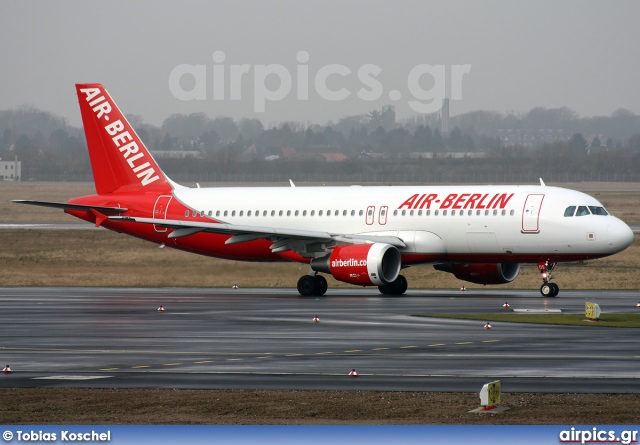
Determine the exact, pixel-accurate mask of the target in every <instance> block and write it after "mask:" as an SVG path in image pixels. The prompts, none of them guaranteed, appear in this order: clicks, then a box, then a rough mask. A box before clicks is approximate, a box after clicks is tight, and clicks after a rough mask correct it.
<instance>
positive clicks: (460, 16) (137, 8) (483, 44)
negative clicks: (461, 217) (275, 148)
mask: <svg viewBox="0 0 640 445" xmlns="http://www.w3.org/2000/svg"><path fill="white" fill-rule="evenodd" d="M639 18H640V2H638V1H635V0H633V1H632V0H630V1H588V0H587V1H584V0H570V1H558V0H535V1H475V0H473V1H471V0H470V1H467V0H459V1H451V0H447V1H393V2H392V1H348V0H337V1H299V0H296V1H237V0H233V1H217V0H212V1H208V0H192V1H189V0H186V1H185V0H183V1H179V2H178V1H162V0H161V1H156V0H153V1H152V0H145V1H109V2H88V1H56V2H53V1H24V0H20V1H12V0H3V1H2V2H0V64H1V65H0V66H1V69H0V76H1V77H0V79H1V81H0V109H7V108H11V107H15V106H20V105H25V104H27V105H33V106H35V107H37V108H40V109H43V110H46V111H51V112H54V113H56V114H58V115H60V116H63V117H65V118H67V120H68V122H69V123H71V124H73V125H80V115H79V110H78V106H77V97H76V94H75V89H74V84H76V83H83V82H84V83H93V82H95V83H102V84H104V86H105V87H106V88H107V89H108V91H109V92H110V93H111V95H112V96H113V98H114V100H115V101H116V103H117V104H118V105H119V106H120V108H121V109H122V110H123V112H125V113H126V114H139V115H141V116H142V117H143V118H144V121H145V122H148V123H151V124H154V125H160V124H161V123H162V121H163V120H164V119H165V118H167V117H168V116H169V115H171V114H172V113H193V112H199V111H204V112H205V113H207V114H208V115H209V116H211V117H214V116H231V117H233V118H235V119H238V118H241V117H257V118H259V119H260V120H261V121H262V122H263V123H264V124H265V125H269V124H271V123H277V122H282V121H286V120H294V121H300V122H304V123H309V122H311V123H318V124H325V123H326V122H327V121H329V120H333V121H334V122H335V121H337V120H338V119H340V118H341V117H344V116H347V115H353V114H360V113H366V112H369V111H371V110H373V109H379V108H380V107H382V106H383V105H387V104H391V105H394V106H395V107H396V113H397V115H398V117H400V118H404V117H408V116H411V115H414V114H417V113H418V112H419V111H420V110H425V109H429V108H430V106H431V105H430V104H431V103H433V102H434V100H439V98H440V96H442V94H441V92H443V91H444V94H446V95H447V97H451V99H452V101H451V106H450V108H451V114H452V115H455V114H461V113H465V112H468V111H474V110H494V111H499V112H507V111H518V112H522V111H528V110H529V109H531V108H533V107H536V106H542V107H546V108H555V107H561V106H567V107H569V108H571V109H573V110H575V111H576V112H577V113H578V114H579V115H581V116H594V115H609V114H611V113H612V112H613V111H615V110H616V109H618V108H627V109H629V110H631V111H633V112H635V113H638V114H640V49H639V48H640V47H639V46H638V44H639V42H640V26H639V25H638V19H639ZM216 52H217V57H218V58H217V62H218V63H216V62H214V53H216ZM222 55H223V56H224V60H223V59H222V58H221V56H222ZM242 65H246V66H244V67H242ZM234 66H235V68H234ZM238 71H244V72H245V74H244V75H243V76H242V77H238V76H237V72H238ZM219 72H223V73H224V80H222V77H220V76H217V77H216V76H215V75H214V74H215V73H219ZM232 72H235V73H236V75H235V78H236V79H238V78H239V79H240V81H239V83H234V85H235V86H232V85H231V84H232V82H231V81H230V79H231V77H233V76H232ZM269 73H271V74H269ZM287 77H288V78H290V81H289V80H288V79H287ZM176 79H177V80H176ZM216 94H217V96H216ZM223 94H224V98H223V97H222V95H223ZM232 95H233V98H232ZM305 97H307V98H306V99H305ZM412 103H413V106H412V105H411V104H412ZM438 103H439V102H438ZM421 106H422V108H421ZM261 108H264V111H262V110H261ZM416 109H419V111H415V110H416Z"/></svg>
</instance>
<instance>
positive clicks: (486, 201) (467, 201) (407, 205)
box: [398, 193, 514, 210]
mask: <svg viewBox="0 0 640 445" xmlns="http://www.w3.org/2000/svg"><path fill="white" fill-rule="evenodd" d="M513 195H514V194H513V193H509V194H507V193H460V194H458V193H450V194H448V195H446V196H439V195H438V194H437V193H422V194H420V193H416V194H415V195H413V196H411V197H410V198H409V199H407V200H406V201H405V202H403V203H402V204H400V207H398V209H410V210H421V209H431V208H438V209H456V210H458V209H460V210H464V209H474V210H475V209H504V208H505V207H506V206H507V204H508V203H509V201H510V200H511V198H513ZM432 206H433V207H432Z"/></svg>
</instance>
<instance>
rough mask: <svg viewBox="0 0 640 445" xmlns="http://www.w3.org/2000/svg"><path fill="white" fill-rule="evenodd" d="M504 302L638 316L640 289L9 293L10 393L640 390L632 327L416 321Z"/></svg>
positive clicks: (1, 312)
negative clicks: (498, 387) (497, 386)
mask: <svg viewBox="0 0 640 445" xmlns="http://www.w3.org/2000/svg"><path fill="white" fill-rule="evenodd" d="M505 301H508V302H509V304H510V306H511V309H536V310H539V309H560V310H562V311H563V312H565V313H583V312H584V304H585V302H586V301H592V302H596V303H598V304H599V305H600V307H601V308H602V310H603V312H605V313H606V312H615V313H639V314H640V309H638V308H636V304H637V303H638V301H640V292H638V291H626V292H621V291H615V292H614V291H562V292H561V293H560V296H559V297H557V298H547V299H544V298H542V297H541V296H540V294H539V292H538V291H537V289H536V290H530V291H503V290H481V291H476V290H474V291H467V292H460V291H443V290H433V291H426V290H413V291H412V290H410V291H408V292H407V294H406V295H405V296H402V297H383V296H381V295H379V294H377V291H375V290H373V289H363V290H359V289H355V290H329V292H328V293H327V295H326V296H324V297H311V298H303V297H300V296H299V295H298V294H297V292H296V291H295V290H293V289H250V290H245V289H238V290H232V289H125V288H123V289H114V288H110V289H104V288H0V365H1V366H4V365H7V364H8V365H10V366H11V368H12V369H13V372H12V373H11V374H2V375H0V387H98V388H193V389H202V388H244V389H323V390H332V389H349V390H399V391H473V392H477V391H479V390H480V388H481V387H482V385H483V384H484V383H487V382H490V381H492V380H496V379H499V380H501V382H502V390H503V391H504V392H579V393H610V392H613V393H624V392H634V393H638V392H640V371H639V369H640V336H639V335H638V331H637V330H635V329H620V328H607V327H600V326H597V327H595V326H594V327H593V328H585V327H569V326H548V325H533V324H514V323H492V325H493V329H491V330H485V329H484V328H483V327H484V322H479V321H466V320H449V319H439V318H422V317H414V316H412V315H413V314H418V313H427V312H428V313H486V314H491V313H500V312H503V311H505V310H504V309H503V308H502V304H503V303H504V302H505ZM161 305H162V306H163V308H164V309H165V311H164V312H158V310H157V309H158V307H159V306H161ZM639 316H640V315H639ZM314 317H318V318H319V320H320V321H319V322H318V323H314V322H313V321H312V320H313V318H314ZM352 369H355V370H356V371H357V372H358V373H359V377H357V378H350V377H348V375H347V374H348V373H349V371H351V370H352Z"/></svg>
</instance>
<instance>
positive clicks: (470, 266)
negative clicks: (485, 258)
mask: <svg viewBox="0 0 640 445" xmlns="http://www.w3.org/2000/svg"><path fill="white" fill-rule="evenodd" d="M433 267H434V268H435V269H436V270H441V271H443V272H449V273H452V274H453V275H455V277H456V278H458V279H460V280H464V281H468V282H470V283H476V284H505V283H511V282H512V281H513V280H515V279H516V277H517V276H518V272H520V264H519V263H446V264H436V265H435V266H433Z"/></svg>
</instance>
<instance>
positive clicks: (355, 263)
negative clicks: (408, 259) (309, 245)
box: [311, 243, 402, 286]
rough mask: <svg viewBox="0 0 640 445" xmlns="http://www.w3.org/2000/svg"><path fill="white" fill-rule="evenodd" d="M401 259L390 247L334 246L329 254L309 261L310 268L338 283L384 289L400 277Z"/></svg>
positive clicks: (371, 245) (375, 245) (364, 245)
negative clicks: (327, 274)
mask: <svg viewBox="0 0 640 445" xmlns="http://www.w3.org/2000/svg"><path fill="white" fill-rule="evenodd" d="M401 266H402V259H401V257H400V252H399V251H398V249H397V248H396V247H394V246H392V245H390V244H384V243H375V244H355V245H346V246H337V247H335V248H334V249H333V251H332V252H331V254H329V255H327V256H325V257H322V258H316V259H314V260H311V268H312V269H313V270H315V271H318V272H324V273H330V274H331V275H333V277H334V278H335V279H336V280H338V281H343V282H345V283H349V284H357V285H360V286H383V285H386V284H389V283H392V282H393V281H394V280H395V279H396V278H398V275H399V274H400V267H401Z"/></svg>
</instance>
